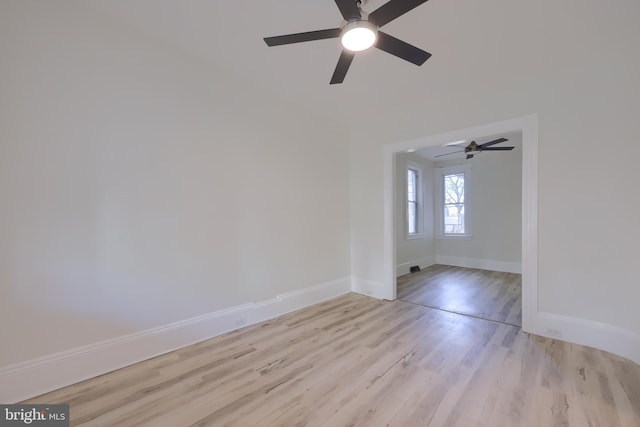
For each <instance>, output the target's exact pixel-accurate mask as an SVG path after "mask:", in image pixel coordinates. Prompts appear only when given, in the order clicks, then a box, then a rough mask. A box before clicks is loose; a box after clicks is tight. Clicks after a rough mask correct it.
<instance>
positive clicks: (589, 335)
mask: <svg viewBox="0 0 640 427" xmlns="http://www.w3.org/2000/svg"><path fill="white" fill-rule="evenodd" d="M529 332H531V333H534V334H536V335H542V336H544V337H548V338H557V339H560V340H563V341H568V342H572V343H575V344H580V345H586V346H588V347H593V348H597V349H600V350H604V351H608V352H610V353H613V354H617V355H618V356H622V357H625V358H627V359H629V360H632V361H633V362H635V363H637V364H640V333H637V332H633V331H630V330H628V329H624V328H620V327H617V326H612V325H609V324H606V323H600V322H596V321H593V320H586V319H580V318H576V317H570V316H563V315H559V314H554V313H547V312H538V313H536V315H535V321H534V327H533V328H532V330H531V331H529Z"/></svg>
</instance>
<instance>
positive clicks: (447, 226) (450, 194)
mask: <svg viewBox="0 0 640 427" xmlns="http://www.w3.org/2000/svg"><path fill="white" fill-rule="evenodd" d="M469 170H470V168H469V167H468V166H451V167H448V168H442V169H439V172H438V175H439V176H438V186H439V189H438V190H439V191H438V202H439V203H438V209H439V211H440V212H439V215H438V217H439V218H438V219H439V227H438V231H439V233H438V235H439V236H438V237H440V238H449V237H451V238H456V237H463V238H464V237H466V238H468V237H470V235H471V233H470V230H469V218H468V206H467V205H468V197H467V193H468V179H467V178H468V175H469Z"/></svg>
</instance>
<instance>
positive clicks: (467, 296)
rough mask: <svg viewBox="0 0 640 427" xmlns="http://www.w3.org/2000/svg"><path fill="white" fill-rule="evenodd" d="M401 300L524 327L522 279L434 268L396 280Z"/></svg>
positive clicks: (448, 267) (487, 273)
mask: <svg viewBox="0 0 640 427" xmlns="http://www.w3.org/2000/svg"><path fill="white" fill-rule="evenodd" d="M397 291H398V299H399V300H402V301H407V302H412V303H414V304H420V305H424V306H426V307H432V308H439V309H442V310H447V311H451V312H453V313H459V314H466V315H469V316H475V317H480V318H482V319H490V320H495V321H498V322H503V323H509V324H511V325H517V326H522V276H521V275H520V274H515V273H503V272H498V271H489V270H478V269H474V268H463V267H452V266H448V265H438V264H436V265H432V266H430V267H427V268H425V269H424V270H422V271H420V272H417V273H410V274H405V275H403V276H400V277H398V280H397Z"/></svg>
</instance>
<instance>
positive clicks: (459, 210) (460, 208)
mask: <svg viewBox="0 0 640 427" xmlns="http://www.w3.org/2000/svg"><path fill="white" fill-rule="evenodd" d="M444 232H445V234H464V205H463V204H460V203H456V204H449V205H445V206H444Z"/></svg>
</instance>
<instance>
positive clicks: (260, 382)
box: [30, 294, 640, 427]
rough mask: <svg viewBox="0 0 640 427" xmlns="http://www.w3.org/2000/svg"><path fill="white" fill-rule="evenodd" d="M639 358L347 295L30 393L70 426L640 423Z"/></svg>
mask: <svg viewBox="0 0 640 427" xmlns="http://www.w3.org/2000/svg"><path fill="white" fill-rule="evenodd" d="M639 396H640V366H638V365H636V364H634V363H632V362H630V361H628V360H625V359H622V358H620V357H617V356H614V355H611V354H609V353H606V352H602V351H599V350H595V349H591V348H587V347H582V346H578V345H573V344H569V343H565V342H562V341H557V340H551V339H546V338H542V337H537V336H530V335H527V334H525V333H523V332H522V331H521V330H520V328H518V327H516V326H512V325H509V324H505V323H498V322H492V321H486V320H482V319H478V318H473V317H468V316H462V315H458V314H454V313H449V312H446V311H442V310H437V309H433V308H429V307H423V306H420V305H416V304H412V303H407V302H403V301H393V302H389V301H379V300H375V299H372V298H369V297H365V296H362V295H357V294H348V295H345V296H343V297H340V298H336V299H334V300H331V301H327V302H325V303H322V304H318V305H315V306H313V307H309V308H306V309H303V310H300V311H297V312H294V313H291V314H288V315H285V316H282V317H279V318H277V319H273V320H270V321H268V322H264V323H261V324H257V325H253V326H249V327H246V328H243V329H240V330H238V331H234V332H231V333H229V334H225V335H222V336H220V337H217V338H213V339H211V340H208V341H205V342H202V343H199V344H196V345H193V346H190V347H187V348H184V349H181V350H178V351H175V352H172V353H169V354H166V355H163V356H159V357H156V358H154V359H151V360H148V361H145V362H141V363H138V364H136V365H133V366H130V367H127V368H124V369H120V370H118V371H115V372H112V373H109V374H106V375H103V376H100V377H97V378H94V379H91V380H88V381H84V382H82V383H79V384H75V385H73V386H70V387H66V388H64V389H61V390H58V391H55V392H52V393H49V394H46V395H43V396H40V397H38V398H35V399H32V400H30V402H32V403H40V402H41V403H58V402H67V403H69V404H70V407H71V425H73V426H154V427H158V426H159V427H162V426H171V427H179V426H241V427H246V426H303V425H305V426H367V427H370V426H402V427H404V426H421V427H422V426H462V427H469V426H476V427H500V426H509V427H513V426H544V427H547V426H564V425H569V426H576V427H581V426H589V425H592V426H603V427H604V426H607V427H609V426H612V427H613V426H620V427H639V426H640V398H639Z"/></svg>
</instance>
